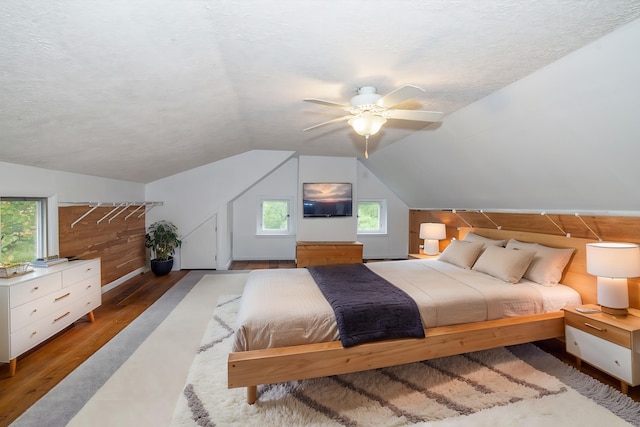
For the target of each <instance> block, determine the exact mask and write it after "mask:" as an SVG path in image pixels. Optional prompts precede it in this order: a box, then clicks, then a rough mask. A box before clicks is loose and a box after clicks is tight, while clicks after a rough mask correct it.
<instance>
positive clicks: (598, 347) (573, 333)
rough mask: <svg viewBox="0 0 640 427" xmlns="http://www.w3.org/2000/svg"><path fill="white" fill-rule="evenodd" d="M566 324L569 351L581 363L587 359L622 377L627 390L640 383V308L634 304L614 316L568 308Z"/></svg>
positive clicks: (622, 383)
mask: <svg viewBox="0 0 640 427" xmlns="http://www.w3.org/2000/svg"><path fill="white" fill-rule="evenodd" d="M581 307H585V308H599V306H597V305H595V304H587V305H584V306H581ZM564 324H565V336H566V346H567V347H566V348H567V353H570V354H573V355H574V356H576V358H577V362H578V366H580V364H581V362H582V361H583V360H584V361H585V362H587V363H589V364H590V365H593V366H595V367H596V368H598V369H600V370H602V371H604V372H606V373H608V374H609V375H611V376H613V377H615V378H617V379H619V380H620V388H621V389H622V392H623V393H625V394H626V393H627V392H628V390H629V386H632V387H633V386H636V385H638V384H640V310H636V309H633V308H630V309H629V315H628V316H624V317H614V316H611V315H609V314H604V313H600V312H598V313H592V314H588V313H580V312H578V311H576V309H575V307H574V308H567V309H565V313H564Z"/></svg>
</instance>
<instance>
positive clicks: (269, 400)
mask: <svg viewBox="0 0 640 427" xmlns="http://www.w3.org/2000/svg"><path fill="white" fill-rule="evenodd" d="M239 301H240V297H239V296H237V295H235V296H234V295H230V296H224V297H222V298H221V299H220V300H219V302H218V306H217V307H216V310H215V312H214V315H213V317H212V319H211V321H210V323H209V325H208V328H207V331H206V333H205V336H204V337H203V339H202V345H201V347H200V350H199V351H198V353H197V354H196V355H195V357H194V362H193V365H192V366H191V369H190V372H189V376H188V378H187V384H186V385H185V387H184V391H183V394H182V396H180V399H179V401H178V402H177V405H176V408H175V411H174V416H173V419H172V423H171V424H172V425H173V426H423V425H424V426H474V427H475V426H483V425H486V426H498V425H499V426H504V425H526V426H538V425H539V426H543V425H544V426H545V427H548V426H550V425H581V426H590V425H593V426H596V425H597V426H602V425H606V426H618V425H620V426H628V425H640V405H639V404H637V403H636V402H634V401H633V400H631V399H629V398H628V397H626V396H624V395H622V394H621V393H619V392H618V391H616V390H615V389H612V388H611V387H608V386H606V385H604V384H601V383H599V382H598V381H596V380H594V379H592V378H590V377H588V376H586V375H583V374H581V373H580V372H578V371H576V370H575V369H573V368H571V367H569V366H567V365H565V364H564V363H562V362H560V361H559V360H557V359H555V358H554V357H552V356H550V355H548V354H547V353H545V352H543V351H541V350H540V349H538V348H537V347H535V346H534V345H532V344H524V345H520V346H513V347H507V348H498V349H493V350H487V351H480V352H474V353H468V354H464V355H460V356H452V357H446V358H440V359H435V360H430V361H425V362H421V363H413V364H407V365H402V366H396V367H391V368H384V369H378V370H373V371H367V372H360V373H355V374H348V375H338V376H332V377H327V378H319V379H312V380H304V381H294V382H288V383H281V384H272V385H265V386H260V387H258V401H257V402H256V403H255V404H254V405H248V404H247V403H246V402H245V398H246V394H245V390H244V389H232V390H229V389H227V387H226V380H227V378H226V375H227V372H226V360H227V355H228V353H229V350H230V347H231V338H230V337H231V334H232V327H233V325H234V321H235V314H236V312H237V308H238V305H239ZM585 395H589V397H587V396H585Z"/></svg>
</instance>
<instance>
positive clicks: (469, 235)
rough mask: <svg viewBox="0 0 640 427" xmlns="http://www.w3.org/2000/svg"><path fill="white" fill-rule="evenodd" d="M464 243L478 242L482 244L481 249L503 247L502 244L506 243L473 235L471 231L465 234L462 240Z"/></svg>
mask: <svg viewBox="0 0 640 427" xmlns="http://www.w3.org/2000/svg"><path fill="white" fill-rule="evenodd" d="M462 240H464V241H465V242H480V243H482V244H483V247H485V248H486V247H487V246H502V247H504V244H505V243H506V241H505V240H499V239H498V240H496V239H490V238H488V237H484V236H480V235H478V234H476V233H474V232H473V231H469V232H468V233H467V235H466V236H464V238H463V239H462Z"/></svg>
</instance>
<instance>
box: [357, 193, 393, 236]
mask: <svg viewBox="0 0 640 427" xmlns="http://www.w3.org/2000/svg"><path fill="white" fill-rule="evenodd" d="M356 203H357V205H356V215H357V217H358V219H359V218H360V204H361V203H375V204H378V206H379V212H380V215H379V217H378V228H377V229H375V230H361V229H360V224H359V221H358V222H357V227H358V230H357V233H358V234H359V235H386V234H387V200H386V199H358V200H357V202H356Z"/></svg>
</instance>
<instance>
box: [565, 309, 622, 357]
mask: <svg viewBox="0 0 640 427" xmlns="http://www.w3.org/2000/svg"><path fill="white" fill-rule="evenodd" d="M564 323H565V325H567V326H571V327H573V328H575V329H579V330H581V331H584V332H586V333H588V334H591V335H595V336H597V337H599V338H602V339H604V340H607V341H610V342H612V343H614V344H618V345H621V346H623V347H626V348H629V349H630V348H631V333H630V332H629V331H626V330H624V329H621V328H618V327H616V326H613V325H611V324H608V323H604V322H601V321H598V320H596V319H593V318H591V317H586V316H582V315H579V314H575V313H571V312H570V311H565V313H564ZM567 345H569V344H568V343H567Z"/></svg>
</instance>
